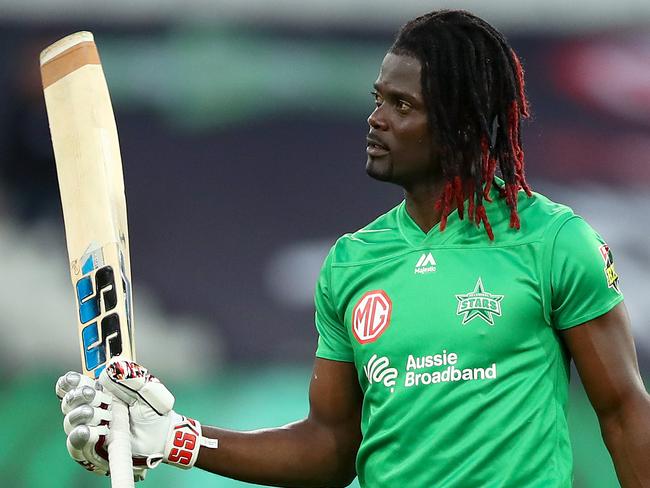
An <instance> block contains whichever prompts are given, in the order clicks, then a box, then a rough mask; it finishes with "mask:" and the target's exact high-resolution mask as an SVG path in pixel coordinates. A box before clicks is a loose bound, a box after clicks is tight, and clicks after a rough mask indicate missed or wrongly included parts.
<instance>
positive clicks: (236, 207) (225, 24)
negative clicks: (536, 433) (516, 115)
mask: <svg viewBox="0 0 650 488" xmlns="http://www.w3.org/2000/svg"><path fill="white" fill-rule="evenodd" d="M440 7H454V8H459V7H462V8H467V9H470V10H472V11H474V12H475V13H477V14H479V15H481V16H483V17H485V18H486V19H487V20H488V21H490V22H492V23H494V24H495V25H496V26H497V27H498V28H499V29H501V30H502V31H504V32H505V33H506V34H507V35H508V37H509V38H510V40H511V42H512V44H513V46H514V47H515V49H516V50H517V51H518V53H519V54H520V57H521V58H522V60H523V63H524V67H525V69H526V73H527V88H528V93H529V96H530V99H531V102H532V108H533V114H534V116H533V120H532V121H531V122H530V123H529V124H528V125H527V127H526V130H525V147H526V158H527V167H528V180H529V181H530V182H531V184H532V185H533V187H534V189H536V190H538V191H541V192H544V193H546V194H547V195H549V196H550V197H552V198H553V199H555V200H558V201H561V202H564V203H568V204H569V205H571V206H573V208H574V209H575V210H576V212H577V213H579V214H581V215H583V216H584V217H586V218H587V219H588V221H589V222H590V223H591V224H592V225H593V226H594V227H595V228H596V229H597V230H598V231H599V232H600V233H601V234H602V235H603V236H604V237H605V239H607V240H608V242H609V244H610V245H611V247H612V249H613V251H614V253H615V256H616V259H617V269H618V272H619V274H620V275H621V277H622V281H621V282H622V288H623V292H624V294H625V296H626V301H627V305H628V307H629V310H630V315H631V317H632V322H633V325H634V333H635V336H636V341H637V347H638V352H639V361H640V364H641V369H642V371H643V373H644V375H645V377H646V378H648V373H649V371H650V328H649V327H648V326H649V325H650V319H649V318H648V317H650V301H649V300H647V298H646V295H647V290H648V286H647V279H648V276H650V235H649V232H648V227H649V224H650V217H649V215H650V212H649V211H650V165H649V164H648V163H649V154H650V61H649V60H650V2H647V1H645V0H619V1H617V2H612V1H611V0H573V1H572V2H567V1H560V0H547V1H545V2H536V1H534V0H516V1H515V0H491V1H490V2H480V1H455V2H447V3H445V2H436V1H429V2H423V1H418V0H400V1H399V2H397V1H394V0H391V1H389V0H373V1H372V2H371V1H368V0H356V1H354V2H350V1H347V0H328V1H324V0H311V1H307V2H305V1H304V0H283V1H276V2H268V1H264V0H220V1H217V0H215V1H206V0H185V1H183V2H181V1H180V0H156V1H154V0H139V1H138V2H132V1H131V0H111V1H110V2H99V1H81V0H0V60H2V66H3V69H2V70H0V417H1V418H3V419H5V420H4V422H3V434H2V439H3V442H2V443H0V485H1V486H11V487H18V488H20V487H45V486H47V487H49V486H57V487H58V486H61V487H63V486H65V487H99V486H108V482H107V480H105V479H101V478H99V477H93V476H92V475H89V474H87V473H86V472H84V471H83V470H82V469H80V468H79V467H78V466H76V465H75V464H74V463H73V462H71V461H70V460H69V458H68V456H67V452H66V450H65V438H64V435H63V432H62V430H61V428H60V421H61V416H60V412H59V404H58V401H57V400H56V398H55V396H54V392H53V385H54V381H55V380H56V378H57V377H58V376H59V375H60V374H61V373H63V372H65V371H67V370H68V369H75V368H78V367H79V357H78V355H79V352H78V345H77V336H76V332H75V330H74V322H73V320H72V319H73V313H74V312H73V310H74V305H73V300H72V299H73V295H72V290H71V286H70V282H69V274H68V269H67V259H66V249H65V240H64V234H63V222H62V214H61V206H60V200H59V196H58V186H57V181H56V173H55V166H54V160H53V155H52V149H51V144H50V138H49V132H48V126H47V118H46V113H45V107H44V102H43V96H42V90H41V86H40V75H39V71H38V53H39V52H40V50H41V49H42V48H44V47H45V46H47V45H48V44H50V43H51V42H53V41H55V40H57V39H59V38H60V37H63V36H64V35H67V34H69V33H71V32H75V31H78V30H92V31H93V32H94V34H95V39H96V41H97V44H98V46H99V49H100V54H101V57H102V60H103V64H104V70H105V73H106V77H107V80H108V84H109V87H110V90H111V95H112V99H113V104H114V109H115V114H116V117H117V122H118V128H119V131H120V139H121V147H122V157H123V161H124V172H125V177H126V189H127V196H128V204H129V219H130V231H131V252H132V256H133V258H132V260H133V280H134V290H135V291H134V296H135V318H136V324H137V345H138V358H139V360H140V361H141V362H142V363H143V364H145V365H147V366H149V367H150V368H151V369H152V370H153V371H154V372H155V373H156V374H157V375H158V376H159V377H161V378H162V379H163V380H164V381H165V382H166V383H167V384H168V385H169V387H170V389H171V390H172V391H173V392H174V393H175V394H176V397H177V399H178V400H177V405H176V408H177V410H179V411H181V412H183V413H186V414H188V415H190V416H194V417H197V418H199V419H201V420H202V421H204V422H205V423H211V424H215V425H219V426H223V427H229V428H237V429H252V428H259V427H269V426H273V425H282V424H283V423H286V422H289V421H293V420H296V419H298V418H301V417H302V416H304V415H305V414H306V413H307V408H308V404H307V385H308V383H309V379H310V368H311V362H312V360H313V355H314V351H315V346H316V333H315V329H314V326H313V305H312V293H313V286H314V283H315V279H316V276H317V274H318V270H319V268H320V265H321V261H322V259H323V258H324V256H325V254H326V253H327V250H328V248H329V246H330V245H331V244H332V243H333V242H334V240H335V239H336V238H337V236H339V235H340V234H342V233H345V232H350V231H354V230H356V229H358V228H360V227H362V226H363V225H365V224H366V223H367V222H369V221H371V220H372V219H374V218H375V217H376V216H378V215H379V214H381V213H383V212H384V211H386V210H388V209H390V208H392V207H393V206H394V205H395V204H396V203H397V202H399V200H400V199H401V193H400V191H399V190H398V189H397V188H394V187H390V186H386V185H384V184H381V183H378V182H375V181H372V180H370V179H369V178H367V177H366V175H365V172H364V164H365V134H366V131H367V124H366V118H367V116H368V114H369V113H370V111H371V109H372V106H373V103H372V98H371V96H370V95H369V91H370V90H371V86H372V83H373V81H374V79H375V77H376V75H377V70H378V67H379V65H380V63H381V60H382V57H383V55H384V53H385V51H386V49H387V48H388V47H389V46H390V44H391V41H392V38H393V36H394V34H395V32H396V30H397V29H398V27H399V26H400V25H401V24H402V23H403V22H404V21H406V20H408V19H409V18H411V17H414V16H416V15H419V14H421V13H424V12H427V11H429V10H431V9H434V8H440ZM172 351H173V352H172ZM572 389H573V391H572V395H571V409H570V416H571V426H572V436H573V442H574V451H575V459H576V468H575V486H576V487H583V488H584V487H587V488H601V487H602V488H610V487H616V486H618V484H617V482H616V479H615V476H614V472H613V467H612V464H611V461H610V460H609V457H608V456H607V453H606V451H605V448H604V447H603V446H602V442H601V441H600V435H599V431H598V426H597V423H596V421H595V417H594V415H593V413H592V411H591V407H590V406H589V403H588V401H587V400H586V398H585V395H584V392H583V390H582V387H581V386H580V383H579V380H578V378H577V376H575V375H574V381H573V387H572ZM146 484H147V486H157V487H163V488H164V487H199V486H208V485H209V486H214V487H239V486H244V485H243V484H242V483H238V482H234V481H231V480H227V479H224V478H219V477H216V476H212V475H209V474H207V473H203V472H200V471H199V470H193V471H191V472H189V473H187V472H181V471H180V470H173V469H171V468H168V467H162V468H160V469H157V470H155V471H153V472H151V473H150V475H149V481H148V482H147V483H146ZM246 486H250V485H246ZM354 486H358V485H356V482H355V485H354Z"/></svg>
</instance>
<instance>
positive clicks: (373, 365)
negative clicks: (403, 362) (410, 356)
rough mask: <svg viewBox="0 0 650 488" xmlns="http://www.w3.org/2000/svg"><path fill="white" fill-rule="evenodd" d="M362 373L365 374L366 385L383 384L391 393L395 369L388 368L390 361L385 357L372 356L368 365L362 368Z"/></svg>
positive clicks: (395, 373)
mask: <svg viewBox="0 0 650 488" xmlns="http://www.w3.org/2000/svg"><path fill="white" fill-rule="evenodd" d="M363 372H364V373H366V378H368V383H370V384H371V385H372V384H373V383H383V384H384V386H385V387H387V388H390V391H391V392H392V391H393V390H394V389H393V387H394V386H395V380H396V379H397V368H391V367H390V361H389V360H388V358H387V357H386V356H382V357H377V355H376V354H373V355H372V357H371V358H370V360H369V361H368V364H366V365H365V366H364V367H363Z"/></svg>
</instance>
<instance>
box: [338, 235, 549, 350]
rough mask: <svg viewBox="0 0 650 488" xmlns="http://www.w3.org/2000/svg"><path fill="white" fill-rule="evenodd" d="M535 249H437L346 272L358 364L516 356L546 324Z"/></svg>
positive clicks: (343, 306)
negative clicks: (377, 359)
mask: <svg viewBox="0 0 650 488" xmlns="http://www.w3.org/2000/svg"><path fill="white" fill-rule="evenodd" d="M537 262H538V260H536V259H535V256H534V249H529V248H525V247H524V248H521V249H516V250H515V249H506V250H493V251H492V252H489V253H486V252H484V251H483V252H477V251H472V250H462V251H461V250H458V249H438V250H435V249H432V250H420V251H417V252H413V253H409V254H406V255H404V256H401V257H399V258H396V259H392V260H389V261H383V262H379V263H376V264H374V265H369V266H364V267H361V268H358V269H350V270H346V271H345V272H346V273H348V275H349V276H347V279H345V278H346V277H344V276H339V278H343V279H344V280H345V283H346V285H345V286H343V287H341V288H340V295H339V306H340V311H341V313H342V315H343V317H344V323H345V326H346V329H347V332H348V334H349V337H350V342H351V344H352V345H353V348H354V350H355V356H356V357H357V358H358V359H363V358H367V357H370V356H371V355H372V354H378V355H380V356H381V355H387V354H390V355H392V356H407V355H415V356H421V357H426V356H434V355H435V354H438V353H441V354H443V351H459V350H463V351H471V354H473V355H478V356H482V355H485V357H486V358H487V357H494V355H495V354H508V353H511V352H516V351H517V350H518V349H520V348H522V347H526V344H527V343H528V342H529V341H530V340H531V337H532V338H534V335H535V333H536V332H537V329H541V328H543V327H545V323H544V318H543V317H544V316H543V305H542V303H543V301H542V297H541V292H540V290H541V286H540V278H539V274H540V271H539V270H538V269H537V264H536V263H537Z"/></svg>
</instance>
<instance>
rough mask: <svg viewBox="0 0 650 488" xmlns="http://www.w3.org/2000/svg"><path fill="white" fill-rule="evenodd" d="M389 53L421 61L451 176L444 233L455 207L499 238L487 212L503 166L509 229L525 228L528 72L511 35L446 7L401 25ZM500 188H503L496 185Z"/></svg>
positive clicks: (434, 127) (445, 169)
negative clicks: (520, 196)
mask: <svg viewBox="0 0 650 488" xmlns="http://www.w3.org/2000/svg"><path fill="white" fill-rule="evenodd" d="M390 52H392V53H394V54H398V55H408V56H412V57H415V58H416V59H418V60H419V61H420V63H421V65H422V78H421V84H422V92H423V96H424V101H425V104H426V108H427V112H428V120H429V127H430V131H431V137H432V138H433V139H434V140H436V141H437V142H439V144H440V149H441V151H442V157H441V166H442V168H441V169H442V174H443V177H444V179H445V186H444V190H443V193H442V196H441V197H440V199H439V200H438V202H437V203H436V207H437V208H438V209H440V210H442V217H441V221H440V230H441V231H443V230H444V229H445V227H446V225H447V215H448V214H449V213H450V211H451V209H452V208H453V207H452V206H454V207H456V208H457V209H458V214H459V216H460V218H461V219H463V217H464V211H465V209H464V202H465V200H468V209H467V214H468V216H469V219H470V221H472V222H474V223H475V224H476V225H480V224H481V223H482V224H483V227H484V228H485V231H486V232H487V234H488V236H489V238H490V240H494V233H493V231H492V227H491V225H490V222H489V221H488V217H487V214H486V211H485V205H484V200H487V201H488V202H491V201H492V200H491V198H490V188H491V187H492V185H493V183H494V181H495V173H496V170H497V166H498V168H499V170H500V172H501V176H502V178H503V181H504V182H505V185H504V186H503V187H498V190H499V194H500V196H501V197H502V198H505V200H506V203H507V205H508V207H510V227H511V228H514V229H519V227H520V222H519V215H518V213H517V193H518V191H519V190H521V189H523V190H524V191H525V192H526V194H527V195H528V196H531V191H530V187H529V186H528V183H527V182H526V178H525V175H524V151H523V149H522V143H521V121H522V119H524V118H527V117H528V116H529V107H528V100H527V99H526V95H525V90H524V73H523V69H522V67H521V63H520V61H519V58H518V57H517V55H516V54H515V52H514V51H513V50H512V48H511V47H510V45H509V44H508V42H507V41H506V39H505V38H504V36H503V35H502V34H501V33H500V32H498V31H497V30H496V29H495V28H494V27H492V26H491V25H490V24H488V23H487V22H485V21H484V20H482V19H480V18H478V17H476V16H474V15H472V14H470V13H469V12H465V11H462V10H440V11H435V12H431V13H429V14H426V15H423V16H421V17H418V18H416V19H414V20H412V21H410V22H408V23H407V24H406V25H404V26H403V27H402V29H401V30H400V31H399V33H398V35H397V39H396V40H395V42H394V44H393V46H392V47H391V49H390ZM494 186H495V187H497V185H496V184H495V185H494Z"/></svg>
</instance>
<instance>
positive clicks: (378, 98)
mask: <svg viewBox="0 0 650 488" xmlns="http://www.w3.org/2000/svg"><path fill="white" fill-rule="evenodd" d="M370 94H371V95H372V98H374V100H375V105H376V106H377V107H379V106H380V105H381V104H382V102H383V100H382V98H381V96H380V95H379V93H377V92H376V91H371V92H370Z"/></svg>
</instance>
